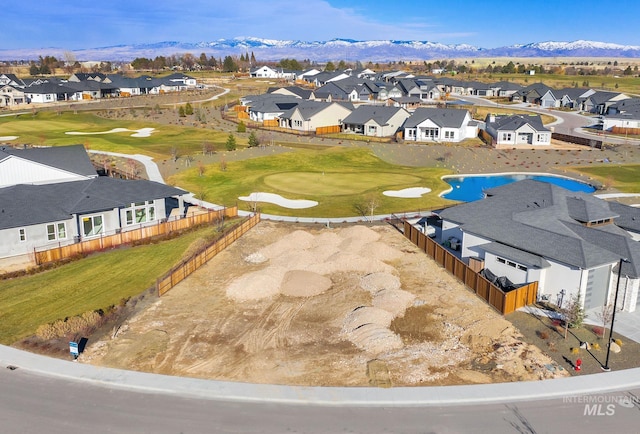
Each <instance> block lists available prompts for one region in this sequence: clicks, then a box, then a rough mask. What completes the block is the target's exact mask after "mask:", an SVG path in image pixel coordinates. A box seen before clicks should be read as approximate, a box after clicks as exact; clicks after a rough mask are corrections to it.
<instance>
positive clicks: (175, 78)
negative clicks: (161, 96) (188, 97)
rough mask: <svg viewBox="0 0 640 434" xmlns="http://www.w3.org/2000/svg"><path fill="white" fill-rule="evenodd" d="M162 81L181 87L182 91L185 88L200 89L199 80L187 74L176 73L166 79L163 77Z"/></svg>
mask: <svg viewBox="0 0 640 434" xmlns="http://www.w3.org/2000/svg"><path fill="white" fill-rule="evenodd" d="M162 81H165V82H166V81H168V82H171V83H175V84H177V85H178V86H179V87H180V89H182V88H185V87H186V88H187V89H194V88H196V87H198V80H196V78H195V77H191V76H190V75H186V74H181V73H179V72H175V73H173V74H171V75H168V76H166V77H162Z"/></svg>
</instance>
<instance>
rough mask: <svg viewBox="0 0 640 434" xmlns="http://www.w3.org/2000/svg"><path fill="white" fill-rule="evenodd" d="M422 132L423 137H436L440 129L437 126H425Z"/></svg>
mask: <svg viewBox="0 0 640 434" xmlns="http://www.w3.org/2000/svg"><path fill="white" fill-rule="evenodd" d="M423 132H424V137H426V138H428V139H437V138H438V136H439V134H440V130H439V129H438V128H425V129H424V130H423Z"/></svg>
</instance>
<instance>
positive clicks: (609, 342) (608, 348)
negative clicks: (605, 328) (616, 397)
mask: <svg viewBox="0 0 640 434" xmlns="http://www.w3.org/2000/svg"><path fill="white" fill-rule="evenodd" d="M623 262H629V261H628V260H627V259H625V258H620V263H619V264H618V279H617V281H616V293H615V295H614V299H613V313H612V314H611V327H609V341H608V343H607V358H606V360H605V362H604V366H601V368H602V370H603V371H605V372H609V371H611V368H610V367H609V354H611V339H612V337H613V323H614V322H615V320H616V307H617V304H618V290H619V289H620V277H621V276H622V263H623Z"/></svg>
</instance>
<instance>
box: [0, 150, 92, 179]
mask: <svg viewBox="0 0 640 434" xmlns="http://www.w3.org/2000/svg"><path fill="white" fill-rule="evenodd" d="M3 154H4V155H5V156H8V155H14V156H16V157H19V158H23V159H25V160H29V161H33V162H36V163H40V164H45V165H47V166H51V167H55V168H57V169H62V170H66V171H67V172H71V173H76V174H78V175H82V176H87V177H96V176H98V174H97V173H96V169H95V168H94V167H93V164H91V160H90V159H89V156H88V155H87V151H85V149H84V146H82V145H71V146H54V147H50V148H27V149H19V148H11V147H0V160H1V159H2V158H3Z"/></svg>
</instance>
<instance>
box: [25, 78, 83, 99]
mask: <svg viewBox="0 0 640 434" xmlns="http://www.w3.org/2000/svg"><path fill="white" fill-rule="evenodd" d="M74 94H76V90H75V89H72V88H70V87H68V86H65V85H62V84H58V83H52V82H45V83H42V84H34V85H31V86H29V87H26V88H25V89H24V95H25V99H26V100H27V103H52V102H58V101H68V100H69V99H71V97H72V96H73V95H74Z"/></svg>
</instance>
